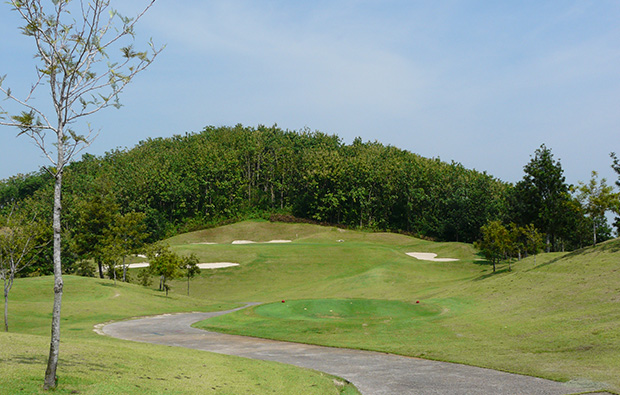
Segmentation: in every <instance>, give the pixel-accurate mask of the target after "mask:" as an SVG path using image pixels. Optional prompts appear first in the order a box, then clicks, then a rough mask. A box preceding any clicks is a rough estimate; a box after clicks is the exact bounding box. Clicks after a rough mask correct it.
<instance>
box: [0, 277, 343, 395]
mask: <svg viewBox="0 0 620 395" xmlns="http://www.w3.org/2000/svg"><path fill="white" fill-rule="evenodd" d="M52 285H53V282H52V278H50V277H42V278H31V279H18V280H16V282H15V285H14V288H13V291H12V292H11V294H10V299H9V301H10V303H9V324H10V329H11V332H9V333H4V332H2V333H0V350H1V352H0V393H11V394H13V393H39V392H42V391H41V387H42V383H43V374H44V371H45V365H46V360H47V351H48V349H49V325H50V321H51V320H50V316H51V301H52ZM233 306H234V305H233V304H230V303H214V302H206V301H204V300H199V299H193V298H187V297H184V296H182V295H171V297H170V298H165V297H163V296H162V294H161V293H159V292H155V291H152V290H147V289H145V288H142V287H138V286H134V285H128V284H121V283H119V284H118V285H117V286H114V284H113V283H112V282H110V281H107V280H98V279H88V278H80V277H73V276H66V277H65V292H64V297H63V315H62V338H61V339H62V341H61V353H60V364H59V370H58V374H59V389H58V390H57V391H56V392H57V393H81V394H110V393H124V394H143V393H145V392H146V393H149V394H150V393H179V394H183V393H187V394H189V393H191V394H194V393H218V394H221V393H226V394H238V393H285V392H289V391H293V392H295V393H316V394H323V393H333V394H337V393H339V389H338V388H337V387H336V386H335V385H334V382H333V380H332V378H330V377H327V376H325V375H322V374H320V373H317V372H310V371H307V370H302V369H298V368H294V367H291V366H287V365H282V364H275V363H269V362H262V361H250V360H246V359H242V358H235V357H228V356H222V355H217V354H210V353H205V352H201V351H193V350H185V349H178V348H175V347H164V346H156V345H150V344H140V343H134V342H127V341H121V340H117V339H112V338H108V337H104V336H100V335H98V334H96V333H95V332H94V331H93V327H94V325H96V324H98V323H103V322H107V321H110V320H117V319H123V318H128V317H132V316H138V315H152V314H160V313H165V312H178V311H208V310H219V309H224V308H229V307H233ZM349 390H350V388H349Z"/></svg>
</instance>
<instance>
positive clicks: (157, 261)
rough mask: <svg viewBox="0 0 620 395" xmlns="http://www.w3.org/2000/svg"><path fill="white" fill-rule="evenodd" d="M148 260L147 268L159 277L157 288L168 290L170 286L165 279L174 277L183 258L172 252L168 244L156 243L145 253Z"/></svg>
mask: <svg viewBox="0 0 620 395" xmlns="http://www.w3.org/2000/svg"><path fill="white" fill-rule="evenodd" d="M146 256H147V258H148V260H149V270H150V271H151V273H153V274H155V275H157V276H159V277H160V282H159V290H160V291H162V290H164V291H166V296H168V291H169V290H170V286H169V285H168V283H167V282H166V281H168V280H171V279H173V278H175V277H176V276H177V275H178V274H179V272H180V270H181V265H182V264H183V260H182V259H181V257H179V256H178V255H177V254H175V253H174V252H172V251H171V250H170V248H169V247H168V246H164V245H161V244H156V245H155V246H153V247H152V248H150V249H149V251H148V252H147V254H146Z"/></svg>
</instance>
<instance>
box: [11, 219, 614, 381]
mask: <svg viewBox="0 0 620 395" xmlns="http://www.w3.org/2000/svg"><path fill="white" fill-rule="evenodd" d="M275 239H288V240H292V242H291V243H286V244H269V243H256V244H244V245H232V244H230V243H231V242H232V241H234V240H253V241H263V242H265V241H269V240H275ZM340 240H342V241H340ZM168 242H169V243H170V244H171V247H172V248H173V249H174V250H175V251H177V252H179V253H183V254H185V253H191V252H193V253H195V254H197V255H198V257H199V258H200V261H201V262H237V263H239V264H240V266H237V267H230V268H225V269H218V270H203V271H202V272H201V274H200V276H199V277H197V278H196V279H194V280H192V282H191V296H192V297H191V298H188V297H185V296H183V295H184V294H185V292H186V283H185V282H184V281H181V280H179V281H173V282H172V283H171V285H172V291H171V293H170V298H164V297H163V296H162V294H161V293H158V292H155V291H152V290H147V289H144V288H141V287H137V286H131V285H125V284H119V285H118V286H116V287H114V286H112V285H111V283H110V282H109V281H102V280H94V279H82V278H76V277H70V276H69V277H67V285H66V287H65V289H66V292H67V294H66V295H67V297H66V298H65V302H64V305H63V349H62V350H61V357H62V358H63V363H64V365H62V367H61V370H60V372H61V378H60V380H61V385H62V386H63V387H62V388H63V389H62V390H61V393H62V391H65V390H66V391H67V392H71V391H73V390H77V391H79V392H80V393H104V392H105V393H109V392H119V388H122V389H123V390H126V391H134V392H136V393H138V392H145V388H147V389H149V392H154V393H158V392H159V393H163V392H171V393H174V392H175V391H185V392H192V391H193V390H196V389H197V388H200V389H201V391H200V392H204V391H202V388H203V387H204V388H205V389H207V390H208V391H213V392H214V393H244V392H247V391H249V392H252V393H267V392H270V391H276V392H277V393H311V391H310V390H313V389H314V390H316V392H315V393H330V391H331V393H338V391H341V390H342V391H349V390H351V391H353V389H351V388H350V387H349V388H347V389H339V388H336V387H335V386H334V383H333V379H332V378H330V377H327V376H321V375H320V374H318V373H315V372H309V371H303V370H299V369H296V368H291V367H283V366H282V365H278V364H266V363H265V362H256V365H254V362H251V363H250V362H247V361H245V360H241V359H238V358H228V357H223V356H213V355H212V354H208V353H202V352H198V351H191V350H176V349H174V348H170V347H161V346H154V345H146V344H138V343H131V342H123V341H120V340H115V339H109V338H105V337H100V336H98V335H95V334H94V333H93V332H92V327H93V325H94V324H96V323H100V322H105V321H108V320H113V319H121V318H125V317H130V316H136V315H149V314H158V313H164V312H173V311H191V310H207V309H219V308H228V307H231V306H236V305H238V304H240V303H245V302H252V301H259V302H264V304H263V305H260V306H255V307H252V308H248V309H245V310H241V311H239V312H236V313H233V314H230V315H226V316H221V317H216V318H213V319H210V320H207V321H205V322H203V323H200V324H199V326H201V327H204V328H208V329H215V330H219V331H223V332H229V333H239V334H246V335H253V336H259V337H267V338H275V339H281V340H289V341H299V342H305V343H313V344H322V345H331V346H338V347H351V348H359V349H369V350H378V351H385V352H391V353H396V354H402V355H409V356H418V357H423V358H429V359H436V360H444V361H453V362H459V363H466V364H471V365H476V366H483V367H489V368H493V369H499V370H505V371H510V372H515V373H522V374H528V375H533V376H539V377H544V378H549V379H556V380H563V381H570V380H572V381H576V382H583V383H593V382H594V383H596V384H597V385H598V387H599V388H601V389H603V388H605V389H607V390H609V391H612V392H618V391H620V240H614V241H610V242H607V243H604V244H601V245H599V246H597V247H596V248H588V249H584V250H580V251H576V252H572V253H568V254H559V253H553V254H541V255H538V256H537V257H536V258H534V257H530V258H527V259H524V260H522V261H521V262H518V263H515V264H514V265H513V271H511V272H509V271H508V270H507V267H506V266H500V267H498V272H497V273H496V274H493V273H492V272H491V267H490V265H488V264H486V263H484V262H480V261H479V260H478V258H479V257H478V256H477V255H476V251H475V250H474V249H473V247H472V246H471V245H468V244H463V243H433V242H430V241H425V240H419V239H415V238H411V237H407V236H403V235H397V234H389V233H370V232H357V231H351V230H343V229H336V228H330V227H319V226H314V225H309V224H293V225H292V224H272V223H269V222H266V221H246V222H241V223H238V224H233V225H228V226H224V227H220V228H216V229H209V230H205V231H201V232H194V233H188V234H185V235H179V236H177V237H175V238H172V239H169V240H168ZM203 242H213V243H218V244H213V245H210V244H195V243H203ZM406 252H434V253H437V254H438V257H440V258H442V257H445V258H459V259H460V260H459V261H457V262H427V261H419V260H416V259H415V258H412V257H409V256H407V255H406V254H405V253H406ZM133 274H134V276H135V272H134V273H133ZM51 289H52V286H51V279H49V278H41V279H38V278H37V279H24V280H19V282H18V283H16V285H15V288H14V291H13V292H12V293H11V297H12V299H11V304H10V307H11V309H12V310H11V315H10V319H11V320H12V321H11V323H12V325H13V330H14V333H12V334H9V335H5V334H2V335H0V347H2V353H0V359H2V361H1V362H2V363H1V364H0V388H3V389H4V388H10V389H11V390H19V389H20V388H21V387H22V386H23V387H24V388H25V389H24V391H23V392H25V393H28V392H37V391H38V388H39V387H40V381H42V376H43V370H44V362H45V360H44V358H43V357H42V356H41V355H45V353H46V352H47V342H48V341H49V339H48V338H47V337H48V336H49V335H48V330H49V329H48V326H49V319H50V317H49V316H50V313H49V312H50V311H51ZM117 294H119V295H118V296H117ZM282 300H285V303H282ZM214 301H219V302H218V303H215V302H214ZM417 301H419V302H420V303H416V302H417ZM5 350H8V351H6V353H5ZM7 353H8V354H7ZM5 355H6V356H5ZM93 355H96V360H95V359H93V357H92V356H93ZM78 362H79V363H78ZM203 365H204V366H203ZM144 366H145V368H144V369H145V370H142V369H143V367H144ZM89 369H93V372H94V373H88V374H87V373H86V372H87V371H89ZM280 369H284V370H280ZM286 369H289V370H286ZM272 372H274V373H273V374H272ZM187 377H189V378H187ZM262 377H267V380H266V382H265V381H262ZM259 383H260V386H259V385H258V384H259ZM135 385H138V386H140V387H139V388H138V387H134V386H135ZM321 386H322V387H321ZM214 388H215V389H214ZM11 392H19V391H11ZM129 393H131V392H129Z"/></svg>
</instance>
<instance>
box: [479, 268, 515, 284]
mask: <svg viewBox="0 0 620 395" xmlns="http://www.w3.org/2000/svg"><path fill="white" fill-rule="evenodd" d="M504 273H512V270H510V269H509V268H508V267H503V268H501V269H497V270H495V271H494V272H491V273H487V274H483V275H481V276H478V277H476V278H474V280H473V281H483V280H486V279H487V278H491V277H494V276H497V275H499V274H504Z"/></svg>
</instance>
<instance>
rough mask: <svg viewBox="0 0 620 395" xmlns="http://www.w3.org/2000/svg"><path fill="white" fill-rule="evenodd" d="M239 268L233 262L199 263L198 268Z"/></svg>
mask: <svg viewBox="0 0 620 395" xmlns="http://www.w3.org/2000/svg"><path fill="white" fill-rule="evenodd" d="M232 266H239V264H238V263H233V262H215V263H199V264H198V267H199V268H201V269H221V268H224V267H232Z"/></svg>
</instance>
